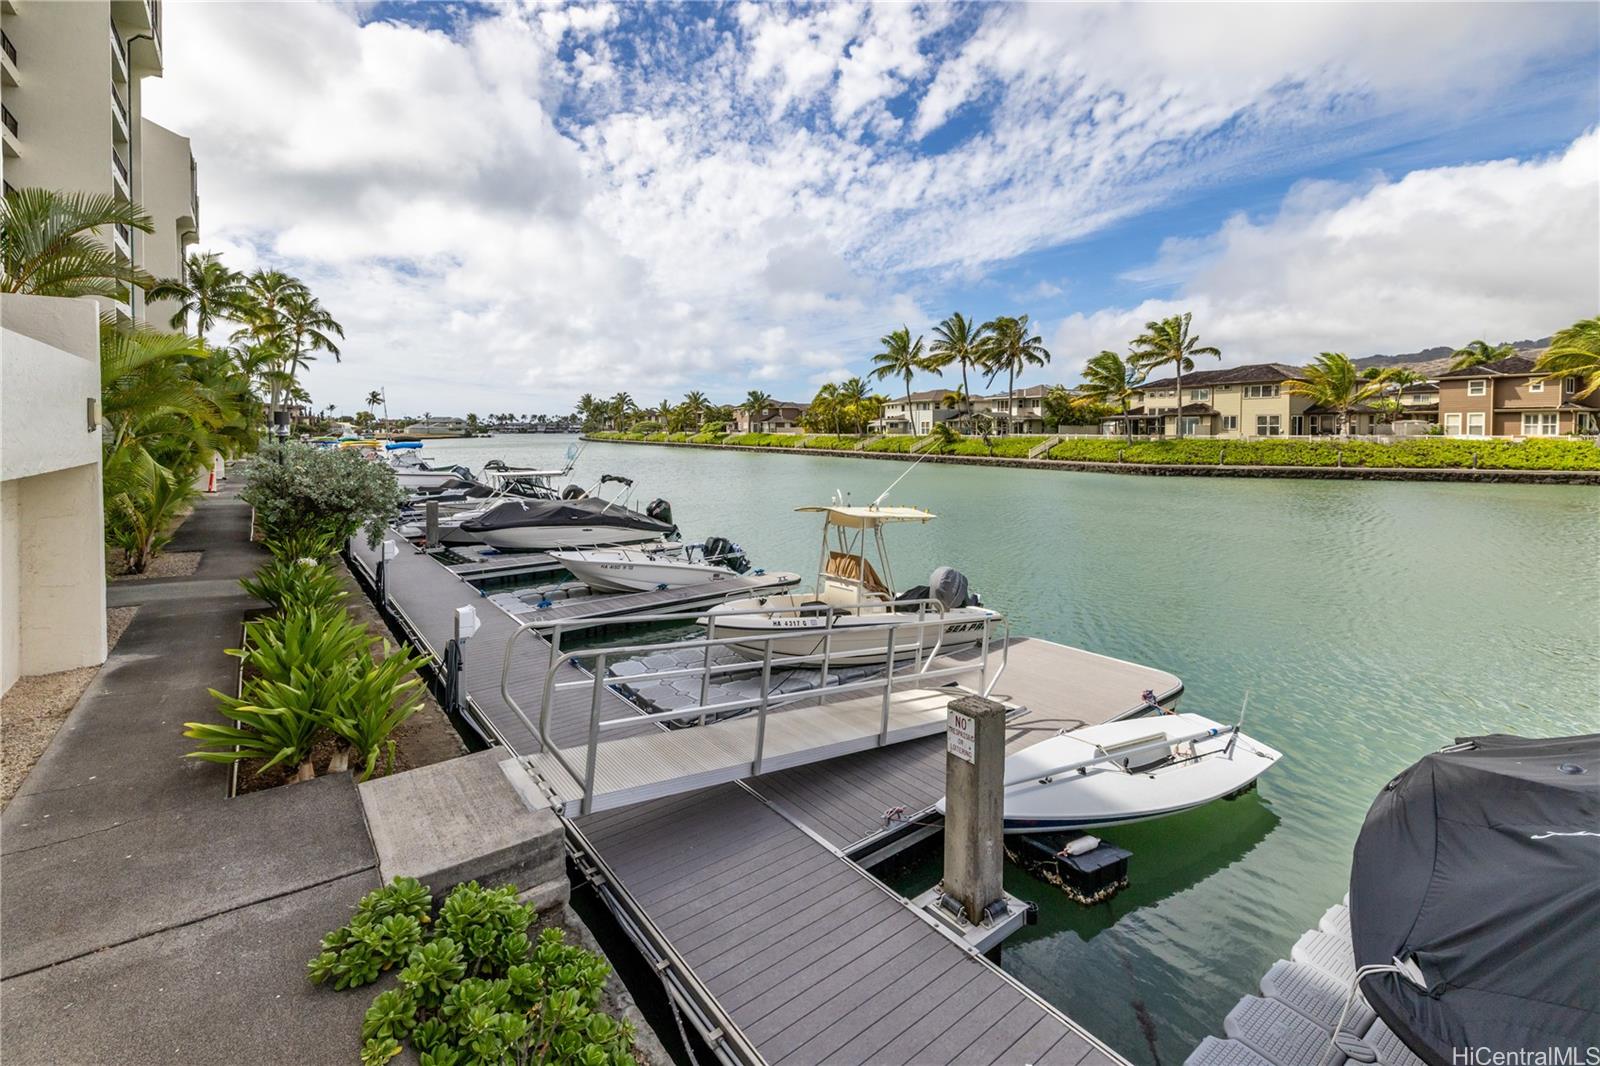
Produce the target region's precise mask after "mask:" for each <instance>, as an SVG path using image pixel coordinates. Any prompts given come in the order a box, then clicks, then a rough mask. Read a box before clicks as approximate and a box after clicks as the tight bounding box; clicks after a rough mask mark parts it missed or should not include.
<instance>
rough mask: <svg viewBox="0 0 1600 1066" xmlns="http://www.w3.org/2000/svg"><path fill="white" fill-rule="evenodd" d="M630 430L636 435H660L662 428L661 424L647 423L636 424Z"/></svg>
mask: <svg viewBox="0 0 1600 1066" xmlns="http://www.w3.org/2000/svg"><path fill="white" fill-rule="evenodd" d="M629 428H630V429H632V430H633V431H634V432H635V433H660V432H661V428H662V427H661V423H660V422H653V421H647V422H635V423H634V424H633V425H632V426H630V427H629Z"/></svg>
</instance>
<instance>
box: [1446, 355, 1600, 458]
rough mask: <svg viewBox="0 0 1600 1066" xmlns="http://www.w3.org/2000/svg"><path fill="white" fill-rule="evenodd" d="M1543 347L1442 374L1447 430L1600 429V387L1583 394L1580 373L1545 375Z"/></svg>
mask: <svg viewBox="0 0 1600 1066" xmlns="http://www.w3.org/2000/svg"><path fill="white" fill-rule="evenodd" d="M1540 354H1541V352H1538V351H1533V352H1527V353H1522V354H1518V355H1510V356H1507V357H1506V358H1504V359H1496V360H1495V361H1493V362H1491V363H1480V364H1478V365H1477V366H1472V367H1466V368H1464V369H1462V370H1451V371H1449V372H1448V373H1444V374H1441V375H1439V419H1440V422H1441V424H1442V425H1443V426H1444V432H1445V434H1446V435H1447V436H1464V437H1560V436H1566V435H1567V434H1569V433H1581V434H1592V433H1600V392H1596V393H1590V394H1589V395H1588V396H1585V397H1583V398H1582V399H1579V398H1578V393H1579V392H1581V391H1583V383H1582V380H1581V379H1580V378H1577V377H1566V378H1554V379H1551V380H1545V377H1544V375H1542V374H1540V373H1538V372H1537V371H1536V370H1535V369H1534V363H1535V361H1536V360H1537V359H1538V357H1539V355H1540Z"/></svg>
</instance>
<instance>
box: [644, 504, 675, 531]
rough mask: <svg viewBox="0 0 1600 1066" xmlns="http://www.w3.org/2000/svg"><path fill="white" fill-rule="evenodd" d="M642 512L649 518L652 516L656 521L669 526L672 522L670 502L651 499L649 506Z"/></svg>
mask: <svg viewBox="0 0 1600 1066" xmlns="http://www.w3.org/2000/svg"><path fill="white" fill-rule="evenodd" d="M644 513H645V514H647V515H649V516H650V517H651V518H654V519H655V520H656V521H657V522H661V523H663V524H665V525H669V526H670V525H673V524H674V523H673V521H672V504H670V503H668V502H667V501H666V500H662V499H655V500H651V501H650V506H648V507H646V508H645V509H644Z"/></svg>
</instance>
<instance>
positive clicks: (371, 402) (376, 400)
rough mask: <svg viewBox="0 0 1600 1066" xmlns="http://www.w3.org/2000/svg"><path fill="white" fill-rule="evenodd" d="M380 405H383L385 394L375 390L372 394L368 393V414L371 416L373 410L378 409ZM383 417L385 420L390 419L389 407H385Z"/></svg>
mask: <svg viewBox="0 0 1600 1066" xmlns="http://www.w3.org/2000/svg"><path fill="white" fill-rule="evenodd" d="M380 403H383V393H381V392H379V391H378V390H377V389H373V390H372V391H371V392H369V393H367V399H366V403H365V404H364V406H365V407H366V409H367V413H368V414H371V413H372V410H373V408H375V407H377V406H378V405H379V404H380ZM383 417H384V418H385V419H387V418H388V417H389V411H388V407H387V405H385V408H384V412H383Z"/></svg>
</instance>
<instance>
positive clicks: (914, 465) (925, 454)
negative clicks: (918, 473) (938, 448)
mask: <svg viewBox="0 0 1600 1066" xmlns="http://www.w3.org/2000/svg"><path fill="white" fill-rule="evenodd" d="M930 454H932V453H930V452H923V453H922V454H921V455H919V456H917V461H916V462H914V463H912V464H911V466H910V467H908V468H907V470H906V472H905V473H904V474H901V475H900V476H899V477H897V478H895V479H894V480H893V481H891V482H889V487H888V488H886V489H884V490H883V491H882V492H881V493H879V494H878V498H877V499H875V500H873V501H872V506H874V507H876V506H878V505H879V504H880V503H882V502H883V501H884V500H885V499H886V498H888V495H889V493H891V492H893V491H894V487H895V486H896V485H898V484H900V482H902V481H904V480H905V479H906V478H907V477H908V476H910V474H911V471H913V470H915V469H916V468H917V467H918V466H921V465H922V460H924V459H926V458H927V457H928V456H929V455H930Z"/></svg>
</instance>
